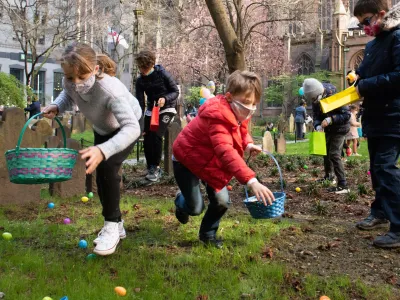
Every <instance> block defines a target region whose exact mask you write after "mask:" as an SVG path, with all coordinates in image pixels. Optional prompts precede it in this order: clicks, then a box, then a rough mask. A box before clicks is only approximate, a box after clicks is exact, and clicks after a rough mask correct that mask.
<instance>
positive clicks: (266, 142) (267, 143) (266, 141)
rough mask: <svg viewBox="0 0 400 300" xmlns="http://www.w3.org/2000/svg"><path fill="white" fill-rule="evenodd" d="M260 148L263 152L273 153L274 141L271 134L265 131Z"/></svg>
mask: <svg viewBox="0 0 400 300" xmlns="http://www.w3.org/2000/svg"><path fill="white" fill-rule="evenodd" d="M262 145H263V146H262V148H263V150H265V151H268V152H269V153H273V152H274V141H273V139H272V135H271V132H269V131H266V132H265V133H264V137H263V144H262Z"/></svg>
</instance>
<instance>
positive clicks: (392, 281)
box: [386, 275, 397, 285]
mask: <svg viewBox="0 0 400 300" xmlns="http://www.w3.org/2000/svg"><path fill="white" fill-rule="evenodd" d="M386 282H387V283H389V284H392V285H395V284H397V277H396V276H395V275H390V276H389V277H387V278H386Z"/></svg>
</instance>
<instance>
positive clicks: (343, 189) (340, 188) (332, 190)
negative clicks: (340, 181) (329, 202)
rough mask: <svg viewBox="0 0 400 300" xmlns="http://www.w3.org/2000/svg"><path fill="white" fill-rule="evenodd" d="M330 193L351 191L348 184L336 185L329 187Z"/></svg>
mask: <svg viewBox="0 0 400 300" xmlns="http://www.w3.org/2000/svg"><path fill="white" fill-rule="evenodd" d="M328 192H329V193H335V194H347V193H350V189H349V188H348V187H347V186H340V185H338V186H335V187H331V188H329V189H328Z"/></svg>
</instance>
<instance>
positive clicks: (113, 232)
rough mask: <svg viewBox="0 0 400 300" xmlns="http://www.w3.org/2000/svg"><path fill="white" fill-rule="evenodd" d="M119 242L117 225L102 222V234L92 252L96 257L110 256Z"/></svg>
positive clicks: (115, 223)
mask: <svg viewBox="0 0 400 300" xmlns="http://www.w3.org/2000/svg"><path fill="white" fill-rule="evenodd" d="M119 241H120V238H119V231H118V223H117V222H107V221H106V222H104V227H103V232H102V234H101V238H100V240H99V241H98V242H97V245H96V248H94V250H93V252H94V253H96V254H97V255H110V254H113V253H114V252H115V249H116V248H117V245H118V243H119Z"/></svg>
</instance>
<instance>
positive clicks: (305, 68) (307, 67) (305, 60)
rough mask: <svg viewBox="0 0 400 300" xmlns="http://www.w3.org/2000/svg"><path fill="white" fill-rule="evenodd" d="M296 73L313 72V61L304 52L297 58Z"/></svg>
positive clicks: (307, 73) (305, 73)
mask: <svg viewBox="0 0 400 300" xmlns="http://www.w3.org/2000/svg"><path fill="white" fill-rule="evenodd" d="M297 66H298V69H297V74H298V75H310V74H311V73H314V71H315V68H314V62H313V61H312V59H311V58H310V57H309V56H308V55H307V54H305V53H303V54H302V55H301V56H300V58H299V59H298V60H297Z"/></svg>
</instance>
